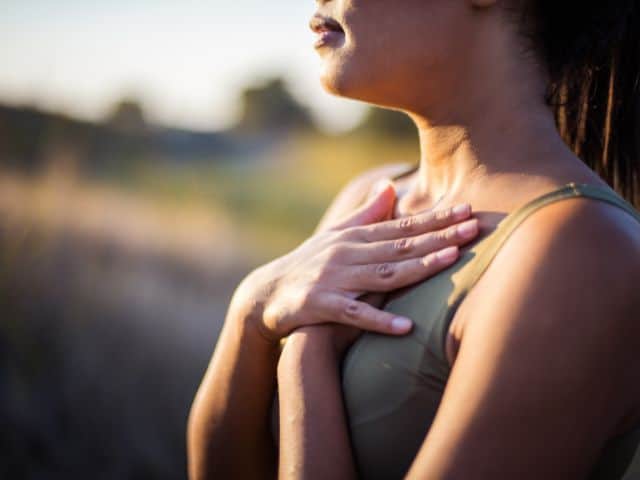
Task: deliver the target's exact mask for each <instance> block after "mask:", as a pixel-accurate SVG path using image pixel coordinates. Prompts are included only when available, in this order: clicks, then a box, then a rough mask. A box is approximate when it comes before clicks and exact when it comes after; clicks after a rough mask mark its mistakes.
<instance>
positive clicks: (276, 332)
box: [187, 181, 478, 479]
mask: <svg viewBox="0 0 640 480" xmlns="http://www.w3.org/2000/svg"><path fill="white" fill-rule="evenodd" d="M352 190H354V189H353V188H352ZM345 196H346V197H351V195H350V194H348V193H346V194H345ZM395 201H396V194H395V190H394V188H393V186H392V185H391V184H390V183H389V182H388V181H387V182H385V183H384V184H382V185H381V187H380V188H378V189H377V192H376V193H373V194H372V195H371V196H370V198H369V199H368V201H366V202H365V204H364V205H363V206H362V207H360V208H359V209H357V210H356V211H355V212H353V211H351V212H350V213H349V214H348V215H347V216H346V218H345V217H344V216H343V215H340V218H339V219H338V218H334V216H335V217H337V214H338V213H344V212H338V211H335V210H334V212H333V213H332V212H331V211H330V212H329V213H328V216H327V217H325V219H324V220H323V223H322V225H321V226H320V227H319V228H318V231H317V233H316V234H315V235H313V236H312V237H311V238H309V239H308V240H307V241H306V242H304V243H303V244H302V245H300V247H298V248H297V249H296V250H294V251H292V252H291V253H289V254H287V255H285V256H284V257H281V258H278V259H276V260H274V261H273V262H270V263H269V264H267V265H264V266H262V267H260V268H258V269H257V270H255V271H254V272H252V273H251V274H250V275H249V276H248V277H247V278H246V279H245V280H244V281H243V282H242V283H241V284H240V285H239V287H238V288H237V290H236V292H235V294H234V297H233V299H232V301H231V304H230V306H229V310H228V312H227V317H226V319H225V324H224V327H223V329H222V332H221V334H220V338H219V340H218V343H217V345H216V349H215V351H214V354H213V357H212V359H211V362H210V365H209V368H208V369H207V372H206V374H205V377H204V379H203V381H202V384H201V386H200V388H199V390H198V393H197V395H196V398H195V400H194V403H193V406H192V410H191V414H190V418H189V425H188V432H187V444H188V445H187V447H188V455H189V475H190V477H191V478H193V479H200V478H264V477H271V476H275V475H276V474H277V468H278V461H277V455H278V452H277V449H276V447H275V444H274V442H273V438H272V435H271V431H270V421H269V420H270V415H271V405H272V401H273V398H274V395H275V386H276V371H277V364H278V355H279V353H280V340H281V339H282V338H284V337H286V336H287V335H289V334H290V333H291V332H293V331H295V330H297V329H299V328H301V327H304V326H309V325H318V324H326V323H328V322H332V323H337V324H342V326H343V328H342V329H341V330H339V331H340V332H342V334H343V335H344V339H343V341H341V342H339V343H340V344H344V345H345V346H346V344H347V342H351V341H352V340H354V339H355V338H356V337H357V335H358V334H359V332H360V331H361V330H362V329H366V330H371V331H377V332H380V333H385V334H393V335H401V334H406V333H407V332H408V331H410V329H411V324H410V321H409V320H407V319H405V324H403V325H397V324H396V321H397V320H398V318H397V317H395V316H394V315H392V314H390V313H387V312H384V311H382V310H379V309H377V308H375V307H374V306H372V305H370V304H369V303H366V302H365V301H363V300H362V299H359V298H360V297H361V295H363V294H365V293H366V292H387V291H392V290H395V289H397V288H401V287H403V286H406V285H409V284H412V283H415V282H417V281H421V280H423V279H425V278H428V277H429V276H431V275H433V274H435V273H436V272H438V271H440V270H442V269H443V268H446V267H447V266H449V265H451V264H452V263H453V262H454V261H455V260H457V258H458V246H459V245H462V244H464V243H467V242H469V240H471V239H472V238H473V237H474V236H476V234H477V232H478V230H477V220H475V219H471V218H470V215H471V210H470V207H469V206H468V205H462V206H461V207H462V208H461V209H456V210H454V209H446V210H438V211H429V212H424V213H421V214H418V215H415V216H413V217H408V219H402V220H389V217H390V215H391V213H392V210H393V206H394V204H395ZM337 203H340V200H338V201H337ZM336 208H339V205H337V206H336ZM407 220H410V221H407ZM463 225H466V226H467V227H470V228H467V229H466V233H465V230H459V227H461V226H463ZM401 239H410V240H411V242H412V245H413V248H411V249H409V250H407V249H405V248H404V247H403V245H404V243H399V242H398V240H401ZM399 247H400V248H399ZM443 252H449V254H450V255H447V256H445V257H442V256H439V255H438V254H439V253H443ZM407 323H408V324H407ZM347 325H348V327H347ZM336 331H338V330H336ZM327 373H328V372H327ZM333 390H334V392H337V391H336V390H335V389H333ZM282 464H283V463H282V462H281V465H282Z"/></svg>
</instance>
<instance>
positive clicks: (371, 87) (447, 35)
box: [321, 0, 455, 107]
mask: <svg viewBox="0 0 640 480" xmlns="http://www.w3.org/2000/svg"><path fill="white" fill-rule="evenodd" d="M448 2H451V0H443V1H439V0H434V1H432V2H428V1H424V0H421V1H420V2H418V3H416V2H414V1H413V0H411V1H410V0H405V1H401V2H398V5H396V4H393V3H391V2H388V1H387V2H379V1H376V0H371V3H370V4H368V5H369V7H368V8H365V7H362V8H360V9H354V10H352V11H349V12H347V13H346V15H345V25H346V36H345V43H344V45H342V46H341V47H340V48H339V49H335V50H331V51H327V52H326V53H325V54H324V55H323V70H322V73H321V82H322V85H323V86H324V88H325V89H326V90H327V91H329V92H331V93H334V94H336V95H340V96H345V97H349V98H353V99H356V100H362V101H366V102H371V103H377V104H380V105H387V106H392V107H393V106H398V107H401V106H403V105H402V102H403V101H404V100H405V99H404V98H403V97H406V96H407V95H408V92H409V91H410V90H412V89H415V88H421V87H423V86H425V82H432V81H433V82H435V81H436V77H437V75H436V72H438V71H439V70H441V69H442V65H444V64H446V63H447V62H449V63H450V60H448V59H450V58H451V55H452V53H453V52H452V51H451V47H452V46H453V44H454V43H455V40H454V39H453V36H454V35H453V33H452V32H454V31H455V29H454V28H450V26H452V23H453V22H454V21H455V16H453V15H451V12H452V9H451V8H450V5H451V3H448ZM400 3H402V4H405V5H402V6H404V7H405V8H400V6H401V5H399V4H400ZM447 3H448V5H449V6H447ZM383 4H384V5H383Z"/></svg>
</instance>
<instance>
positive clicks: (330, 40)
mask: <svg viewBox="0 0 640 480" xmlns="http://www.w3.org/2000/svg"><path fill="white" fill-rule="evenodd" d="M309 28H311V30H312V31H313V32H314V33H316V34H317V35H318V38H317V40H316V42H315V43H314V47H316V48H320V47H324V46H338V45H339V44H340V43H341V42H342V41H343V40H344V30H343V28H342V26H341V25H340V23H338V21H337V20H335V19H334V18H331V17H328V16H325V15H321V14H319V13H316V14H315V15H314V16H313V17H311V20H310V21H309Z"/></svg>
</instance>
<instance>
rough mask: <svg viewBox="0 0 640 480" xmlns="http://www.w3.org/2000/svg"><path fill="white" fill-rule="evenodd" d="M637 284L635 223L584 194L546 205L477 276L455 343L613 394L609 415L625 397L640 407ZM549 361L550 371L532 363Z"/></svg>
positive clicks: (639, 252) (639, 228)
mask: <svg viewBox="0 0 640 480" xmlns="http://www.w3.org/2000/svg"><path fill="white" fill-rule="evenodd" d="M638 282H640V222H638V221H637V220H635V219H633V217H631V216H630V215H629V214H628V213H627V212H625V211H624V210H622V209H620V208H618V207H615V206H613V205H611V204H608V203H605V202H602V201H597V200H593V199H590V198H584V197H578V198H572V199H565V200H563V201H559V202H555V203H552V204H550V205H547V206H545V207H543V208H541V209H539V210H538V211H536V212H535V213H533V214H531V215H530V216H529V217H527V218H526V219H525V220H524V221H523V222H522V224H521V225H520V226H519V227H518V228H516V229H515V230H514V232H513V233H512V234H511V235H510V237H509V238H508V239H507V240H506V242H505V244H504V245H503V246H502V248H501V249H500V250H499V252H498V253H497V254H496V256H495V258H494V259H493V261H492V263H491V264H490V266H489V267H488V268H487V271H486V272H485V275H484V276H483V278H481V279H480V280H479V281H478V284H477V286H478V287H479V290H480V291H478V292H474V293H476V294H479V295H476V296H475V300H473V308H472V311H473V312H474V319H473V320H470V322H469V327H468V328H465V329H464V330H465V331H464V337H466V338H463V341H462V344H464V342H465V341H466V342H467V343H469V344H472V343H475V342H476V341H479V342H484V341H487V342H491V343H492V344H493V345H494V347H495V348H497V349H499V350H501V351H503V352H504V353H505V355H506V357H505V358H507V357H509V358H510V360H511V363H512V365H513V366H512V367H511V368H512V369H513V370H512V371H514V372H515V371H520V372H521V373H522V371H523V367H522V365H523V364H525V363H526V364H528V367H526V368H524V369H526V370H527V371H528V374H529V375H537V374H539V375H542V376H546V377H548V378H547V382H553V381H554V378H555V381H556V382H559V383H562V382H563V381H566V380H567V379H571V380H572V381H574V382H575V383H574V387H576V388H587V389H589V388H593V389H595V390H597V389H600V393H602V394H604V395H611V397H609V398H615V399H616V401H617V402H621V403H618V404H617V405H616V406H615V407H614V405H611V406H610V407H611V409H610V417H609V418H615V416H616V415H617V414H619V415H623V414H627V413H628V411H627V409H628V408H631V403H633V404H634V406H633V408H634V409H635V410H636V412H637V413H638V414H639V415H640V387H637V386H633V385H634V383H635V382H634V381H633V378H634V377H635V376H636V375H637V371H638V369H640V359H638V356H637V354H636V352H637V349H638V348H640V321H639V320H640V296H639V295H638V294H637V285H638ZM474 324H475V325H474ZM473 337H475V341H472V338H473ZM461 348H463V347H461ZM541 356H544V357H546V360H545V361H542V360H541ZM506 361H507V362H508V360H506ZM548 361H551V364H548V365H547V366H548V367H551V366H552V364H554V365H555V367H553V370H552V371H551V370H548V369H544V368H543V369H540V370H536V365H539V366H542V365H545V364H547V362H548ZM507 370H508V369H507ZM607 372H616V373H615V374H608V373H607ZM594 379H597V381H598V382H599V383H598V386H595V385H593V384H592V383H591V382H592V380H594ZM544 383H545V382H542V384H544ZM546 384H547V385H549V383H546ZM556 385H557V384H556ZM554 391H555V392H556V393H557V394H561V392H562V390H561V389H557V388H556V389H555V390H554ZM621 391H626V394H625V395H620V394H619V392H621ZM549 393H550V394H551V391H549ZM554 396H555V394H554ZM625 402H626V403H625ZM594 408H595V407H594ZM616 408H617V410H616ZM616 412H617V413H616ZM609 426H611V425H609Z"/></svg>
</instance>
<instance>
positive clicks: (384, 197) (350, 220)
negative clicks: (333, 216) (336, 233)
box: [332, 180, 396, 230]
mask: <svg viewBox="0 0 640 480" xmlns="http://www.w3.org/2000/svg"><path fill="white" fill-rule="evenodd" d="M395 201H396V190H395V187H394V186H393V183H391V181H389V180H383V181H381V182H380V183H378V184H377V185H376V187H374V193H373V195H372V197H371V198H370V199H369V200H367V202H366V203H365V204H364V205H363V206H362V207H360V208H359V209H358V210H356V211H355V212H354V213H353V214H351V215H350V216H349V217H347V218H346V219H345V220H344V221H342V222H341V223H340V224H338V225H336V226H335V227H333V228H332V230H342V229H345V228H349V227H355V226H358V225H368V224H370V223H375V222H380V221H382V220H385V219H387V218H389V214H390V213H391V212H392V211H393V206H394V205H395Z"/></svg>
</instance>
